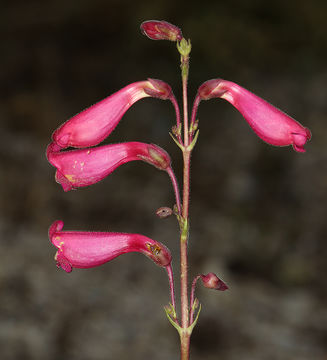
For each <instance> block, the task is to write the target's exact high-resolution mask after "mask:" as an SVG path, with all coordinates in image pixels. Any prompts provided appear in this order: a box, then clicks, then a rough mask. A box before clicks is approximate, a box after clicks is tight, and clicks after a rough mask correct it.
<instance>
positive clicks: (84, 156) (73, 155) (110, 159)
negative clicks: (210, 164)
mask: <svg viewBox="0 0 327 360" xmlns="http://www.w3.org/2000/svg"><path fill="white" fill-rule="evenodd" d="M59 150H60V147H59V146H58V145H57V144H55V143H51V144H50V145H49V146H48V148H47V157H48V160H49V162H50V163H51V164H52V165H53V166H54V167H56V168H57V171H56V181H57V182H58V183H60V184H61V186H62V187H63V189H64V191H69V190H71V189H74V188H78V187H82V186H88V185H92V184H95V183H97V182H98V181H100V180H102V179H103V178H105V177H106V176H108V175H109V174H111V173H112V172H113V171H114V170H115V169H116V168H117V167H118V166H120V165H123V164H125V163H127V162H129V161H135V160H142V161H145V162H148V163H149V164H151V165H154V166H155V167H157V168H158V169H160V170H167V169H168V168H169V167H170V162H171V161H170V157H169V155H168V154H167V153H166V152H165V151H164V150H163V149H161V148H160V147H159V146H156V145H153V144H145V143H141V142H127V143H121V144H113V145H104V146H99V147H96V148H90V149H78V150H70V151H64V152H60V151H59Z"/></svg>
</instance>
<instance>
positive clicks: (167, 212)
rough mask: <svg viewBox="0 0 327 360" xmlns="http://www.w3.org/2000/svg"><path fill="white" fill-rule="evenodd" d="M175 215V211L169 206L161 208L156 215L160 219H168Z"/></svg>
mask: <svg viewBox="0 0 327 360" xmlns="http://www.w3.org/2000/svg"><path fill="white" fill-rule="evenodd" d="M172 214H173V210H172V209H171V208H169V207H167V206H163V207H160V208H159V209H158V210H157V211H156V215H157V216H158V217H159V218H160V219H166V218H168V217H169V216H171V215H172Z"/></svg>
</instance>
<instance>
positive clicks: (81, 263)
mask: <svg viewBox="0 0 327 360" xmlns="http://www.w3.org/2000/svg"><path fill="white" fill-rule="evenodd" d="M62 226H63V222H62V221H55V222H54V223H53V224H52V225H51V226H50V229H49V238H50V241H51V242H52V244H53V245H54V246H55V247H56V248H57V249H58V251H57V254H56V257H55V260H56V262H57V266H58V267H61V268H63V269H64V270H65V271H66V272H70V271H71V270H72V268H91V267H95V266H99V265H102V264H104V263H106V262H108V261H110V260H112V259H114V258H116V257H117V256H120V255H122V254H126V253H129V252H140V253H143V254H144V255H146V256H147V257H149V258H150V259H151V260H153V261H154V262H155V263H156V264H157V265H158V266H163V267H165V266H168V265H169V264H170V263H171V255H170V251H169V250H168V249H167V248H166V247H165V246H164V245H163V244H161V243H159V242H158V241H155V240H152V239H150V238H148V237H146V236H144V235H140V234H127V233H112V232H86V231H61V229H62Z"/></svg>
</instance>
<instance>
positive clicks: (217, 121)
mask: <svg viewBox="0 0 327 360" xmlns="http://www.w3.org/2000/svg"><path fill="white" fill-rule="evenodd" d="M0 4H1V5H0V6H1V11H0V46H1V56H0V164H1V170H0V185H1V186H0V255H1V264H0V358H1V359H2V360H14V359H15V360H16V359H26V360H27V359H28V360H29V359H33V360H39V359H42V360H44V359H47V360H55V359H61V360H68V359H70V360H84V359H85V360H87V359H90V360H91V359H92V360H102V359H121V360H123V359H132V358H133V359H156V360H160V359H162V360H166V359H177V358H178V352H179V343H178V336H177V333H176V331H175V330H174V329H173V328H172V327H171V326H170V325H169V323H168V321H167V320H166V318H165V314H164V312H163V306H164V305H165V304H167V303H168V301H169V296H168V284H167V279H166V276H165V273H164V271H163V270H162V269H160V268H158V267H154V266H153V264H152V263H151V262H150V261H148V260H147V259H146V258H145V257H144V256H141V255H139V254H128V255H125V256H122V257H120V258H117V259H116V260H115V261H113V262H111V263H108V264H106V265H103V266H101V267H99V268H96V269H89V270H74V271H73V272H72V273H71V274H66V273H65V272H64V271H60V270H57V269H56V267H55V263H54V260H53V256H54V254H55V248H54V247H52V246H51V244H50V243H49V240H48V238H47V229H48V227H49V225H50V224H51V223H52V222H53V221H54V220H56V219H62V220H64V222H65V228H64V229H69V230H73V229H76V230H77V229H80V230H102V231H106V230H107V231H110V230H111V231H123V232H135V233H141V234H145V235H147V236H149V237H152V238H154V239H157V240H159V241H161V242H163V243H165V244H166V245H167V246H168V247H169V248H170V249H171V251H172V252H173V256H174V258H175V259H176V261H175V262H176V264H177V259H178V229H177V224H176V221H175V219H174V218H170V219H168V220H159V219H158V218H156V217H155V215H154V213H155V210H156V209H157V208H158V207H160V206H163V205H169V206H171V205H172V204H173V196H172V192H171V186H170V183H169V180H168V177H167V176H166V175H165V174H164V173H162V172H160V171H157V170H156V169H155V168H153V167H150V166H148V165H147V164H143V163H139V162H138V163H131V164H128V165H125V166H124V167H122V168H119V169H118V170H117V171H116V172H115V173H114V174H112V175H111V176H110V177H108V178H107V179H105V180H104V181H102V182H101V183H98V184H96V185H94V186H92V187H88V188H83V189H80V190H78V191H71V192H69V193H64V192H63V190H62V189H61V187H60V186H59V185H58V184H56V183H55V181H54V168H52V167H51V166H50V165H49V164H48V163H47V161H46V159H45V148H46V145H47V143H49V141H50V136H51V133H52V132H53V130H54V129H55V128H56V127H58V126H59V125H60V124H61V123H62V122H64V121H65V120H66V119H68V118H69V117H71V116H72V115H74V114H75V113H77V112H79V111H80V110H81V109H83V108H85V107H87V106H89V105H91V104H92V103H94V102H96V101H98V100H100V99H102V98H104V97H106V96H108V95H110V94H111V93H113V92H115V91H117V90H119V89H120V88H122V87H123V86H125V85H127V84H129V83H131V82H134V81H138V80H143V79H146V78H147V77H152V78H158V79H162V80H164V81H167V82H168V83H169V84H170V85H171V86H172V87H173V89H174V92H175V94H176V96H178V97H179V99H180V95H181V87H180V74H179V68H178V66H179V64H178V62H179V57H178V54H177V51H176V50H175V49H174V44H173V43H168V42H164V41H161V42H159V41H158V42H154V41H151V40H149V39H147V38H146V37H144V36H142V35H141V33H140V31H139V25H140V23H141V22H142V21H144V20H148V19H159V20H161V19H165V20H166V21H169V22H172V23H175V24H176V25H179V26H180V27H181V28H182V30H183V33H184V35H185V37H186V38H191V39H192V44H193V51H192V53H191V72H190V87H189V93H190V99H192V98H193V97H194V95H195V92H196V89H197V87H198V86H199V85H200V84H201V83H202V82H204V81H205V80H208V79H211V78H216V77H222V78H225V79H228V80H231V81H235V82H237V83H239V84H241V85H243V86H244V87H246V88H248V89H249V90H251V91H253V92H255V93H257V94H259V95H260V96H262V97H263V98H265V99H267V100H268V101H270V102H271V103H273V104H275V105H276V106H278V107H280V108H282V109H283V110H285V111H286V112H288V113H289V114H290V115H292V116H293V117H295V118H296V119H297V120H298V121H300V122H301V123H302V124H304V125H305V126H307V127H309V128H310V129H311V131H312V134H313V139H312V141H311V142H310V143H309V144H308V145H307V146H306V149H307V152H306V153H305V154H298V153H296V152H295V151H293V150H292V149H291V148H290V147H288V148H276V147H272V146H268V145H267V144H265V143H263V142H262V141H261V140H260V139H258V138H257V137H256V135H255V134H254V133H253V132H252V131H251V130H250V128H249V127H248V125H247V124H246V122H245V121H244V120H243V119H242V117H241V115H240V114H239V113H238V112H237V111H236V110H235V109H234V108H233V107H232V106H230V105H229V104H228V103H227V102H224V101H215V100H212V101H209V102H204V103H202V104H201V108H200V110H199V114H198V115H199V118H200V129H201V134H200V138H199V141H198V144H197V147H196V151H195V152H194V156H193V162H192V196H191V239H190V262H191V268H190V279H191V278H192V277H193V276H195V275H196V274H198V273H206V272H209V271H213V272H216V273H217V274H218V275H219V276H221V277H222V278H223V279H224V280H225V281H226V282H227V283H228V285H229V286H230V290H229V291H227V292H224V293H218V292H214V291H210V290H207V289H204V288H202V287H201V286H199V287H198V290H197V296H198V298H199V299H200V301H201V303H202V305H203V310H202V313H201V315H200V319H199V322H198V326H197V327H196V328H195V330H194V333H193V335H192V346H191V351H192V359H194V360H195V359H208V360H211V359H225V360H227V359H228V360H234V359H237V360H247V359H251V360H256V359H258V360H259V359H261V360H266V359H267V360H268V359H274V360H293V359H294V360H295V359H296V360H307V359H309V360H311V359H312V360H326V359H327V308H326V301H327V288H326V270H327V266H326V255H327V245H326V239H325V238H326V232H327V226H326V223H327V221H326V206H327V205H326V200H327V167H326V160H327V151H326V146H325V142H326V141H325V139H326V134H327V121H326V110H327V105H326V104H327V102H326V98H327V86H326V84H327V67H326V63H327V51H326V46H327V45H326V44H327V25H326V16H327V2H326V1H311V2H310V1H307V0H297V1H295V0H294V1H292V0H289V1H285V0H274V1H272V0H271V1H268V0H266V1H255V0H247V1H202V2H195V1H187V2H186V1H185V2H183V1H182V2H174V1H167V0H166V1H163V0H159V1H135V2H127V1H118V0H117V1H113V0H109V1H108V0H107V1H103V0H79V1H69V0H65V1H63V0H57V1H33V0H29V1H26V0H25V1H18V0H16V1H12V0H11V1H9V0H7V1H6V0H2V1H1V3H0ZM173 123H174V112H173V107H172V106H171V105H170V104H169V103H168V102H163V101H159V100H156V99H145V100H142V101H140V102H138V103H137V104H135V105H134V106H133V107H132V109H130V110H129V111H128V112H127V114H126V115H125V116H124V118H123V120H122V121H121V123H120V125H119V126H118V128H117V129H116V130H115V132H114V133H113V134H112V135H111V136H110V138H109V140H108V141H109V142H119V141H144V142H153V143H156V144H158V145H160V146H162V147H163V148H165V149H166V150H167V151H168V152H169V153H170V154H171V156H172V157H173V159H174V168H175V171H176V173H177V175H178V176H179V178H180V176H181V156H180V151H179V150H178V149H177V148H176V146H175V145H174V144H173V142H172V141H171V139H170V137H169V135H168V131H169V130H170V128H171V126H172V125H173ZM175 272H176V274H177V275H178V268H177V267H176V269H175Z"/></svg>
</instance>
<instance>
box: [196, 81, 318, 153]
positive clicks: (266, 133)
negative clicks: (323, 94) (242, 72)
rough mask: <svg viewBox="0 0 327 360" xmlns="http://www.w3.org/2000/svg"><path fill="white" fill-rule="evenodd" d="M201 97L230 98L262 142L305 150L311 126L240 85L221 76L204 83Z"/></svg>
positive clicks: (206, 98) (202, 98)
mask: <svg viewBox="0 0 327 360" xmlns="http://www.w3.org/2000/svg"><path fill="white" fill-rule="evenodd" d="M198 96H199V97H200V98H201V100H208V99H212V98H215V97H219V98H222V99H225V100H227V101H228V102H230V103H231V104H232V105H233V106H234V107H235V108H236V109H237V110H238V111H239V112H240V113H241V114H242V115H243V116H244V118H245V120H246V121H247V122H248V124H249V125H250V126H251V128H252V129H253V131H254V132H255V133H256V134H257V135H258V136H259V137H260V138H261V139H262V140H264V141H265V142H267V143H268V144H271V145H276V146H287V145H293V148H294V150H296V151H298V152H304V151H305V149H304V145H305V143H306V142H307V141H308V140H310V138H311V133H310V130H309V129H307V128H305V127H303V126H302V125H301V124H300V123H298V122H297V121H296V120H294V119H293V118H291V117H290V116H288V115H287V114H285V113H284V112H282V111H281V110H279V109H277V108H276V107H274V106H273V105H271V104H269V103H268V102H266V101H265V100H263V99H261V98H260V97H258V96H257V95H255V94H253V93H251V92H250V91H248V90H246V89H244V88H242V87H241V86H239V85H237V84H235V83H233V82H231V81H226V80H222V79H213V80H209V81H207V82H205V83H203V84H202V85H201V86H200V87H199V90H198Z"/></svg>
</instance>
